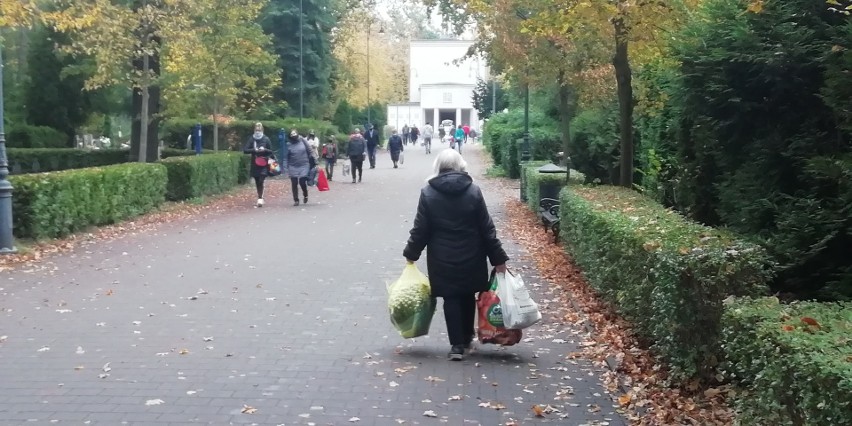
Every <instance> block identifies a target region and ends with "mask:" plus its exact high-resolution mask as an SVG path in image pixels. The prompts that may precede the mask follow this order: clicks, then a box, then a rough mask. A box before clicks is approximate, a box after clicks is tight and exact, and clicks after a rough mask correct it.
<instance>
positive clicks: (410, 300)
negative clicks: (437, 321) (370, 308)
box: [388, 264, 438, 339]
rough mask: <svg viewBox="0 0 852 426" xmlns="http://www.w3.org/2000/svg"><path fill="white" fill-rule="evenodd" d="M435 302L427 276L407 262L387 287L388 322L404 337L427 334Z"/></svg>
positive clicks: (433, 313)
mask: <svg viewBox="0 0 852 426" xmlns="http://www.w3.org/2000/svg"><path fill="white" fill-rule="evenodd" d="M437 305H438V303H437V300H436V299H435V298H434V297H432V289H431V287H430V286H429V279H428V278H426V275H423V273H422V272H420V270H419V269H417V266H416V265H414V264H407V265H406V266H405V269H403V270H402V275H400V277H399V278H398V279H397V280H396V281H394V282H393V283H392V284H390V285H389V286H388V311H389V312H390V320H391V323H392V324H393V326H394V327H396V329H397V330H398V331H399V334H400V335H401V336H402V337H404V338H406V339H411V338H413V337H420V336H425V335H427V334H429V326H430V325H432V316H434V315H435V308H436V307H437Z"/></svg>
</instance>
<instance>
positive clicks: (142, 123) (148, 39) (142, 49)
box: [42, 0, 188, 162]
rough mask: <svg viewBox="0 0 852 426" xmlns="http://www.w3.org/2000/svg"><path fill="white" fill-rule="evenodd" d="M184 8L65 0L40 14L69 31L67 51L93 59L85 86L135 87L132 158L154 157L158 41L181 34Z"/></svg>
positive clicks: (146, 1) (155, 0)
mask: <svg viewBox="0 0 852 426" xmlns="http://www.w3.org/2000/svg"><path fill="white" fill-rule="evenodd" d="M187 7H188V4H187V3H186V2H172V1H165V0H130V1H129V2H112V1H110V0H76V1H70V0H63V1H59V2H57V10H55V11H52V12H45V13H44V14H43V15H42V17H43V19H44V20H45V22H46V23H48V24H49V25H51V26H52V27H53V28H54V29H56V30H57V31H60V32H64V33H68V34H69V35H71V37H72V40H73V43H72V45H71V48H70V49H69V50H70V51H71V52H73V53H76V54H82V55H85V56H88V57H91V58H93V59H94V61H95V63H96V68H95V72H94V73H93V74H92V76H91V77H90V78H89V79H88V80H87V81H86V88H87V89H96V88H99V87H105V86H111V85H115V84H128V85H130V86H131V87H132V88H133V90H134V93H133V105H134V118H135V119H136V120H138V121H139V124H138V125H137V124H136V123H134V125H133V127H132V130H131V134H132V137H131V159H134V160H139V161H143V162H144V161H155V160H156V159H157V155H156V154H157V146H156V141H157V133H156V131H157V124H158V123H157V122H156V118H159V117H158V115H157V114H158V112H159V106H160V103H159V85H158V79H159V76H160V74H159V69H160V52H161V47H162V45H161V42H162V40H164V39H166V40H168V39H174V38H178V37H179V36H180V35H182V34H184V33H185V22H186V19H185V18H186V16H187ZM137 112H138V114H137ZM152 116H153V117H155V120H151V117H152Z"/></svg>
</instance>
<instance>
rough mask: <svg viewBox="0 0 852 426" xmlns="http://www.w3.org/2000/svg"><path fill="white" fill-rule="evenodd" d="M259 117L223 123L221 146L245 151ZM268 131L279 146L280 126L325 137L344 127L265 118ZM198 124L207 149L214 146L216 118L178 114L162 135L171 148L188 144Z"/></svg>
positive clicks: (165, 124)
mask: <svg viewBox="0 0 852 426" xmlns="http://www.w3.org/2000/svg"><path fill="white" fill-rule="evenodd" d="M254 123H256V122H255V121H250V120H234V121H231V122H230V123H228V124H227V125H220V126H219V149H220V150H231V151H241V150H242V149H243V145H244V144H245V143H246V141H247V140H248V138H249V136H251V134H252V133H254ZM261 123H262V124H263V127H264V131H265V132H266V136H268V137H269V139H270V140H271V141H272V146H274V147H275V148H276V150H277V149H278V130H279V129H285V131H288V132H289V130H291V129H296V130H298V131H299V133H301V134H307V133H308V131H310V130H314V131H316V134H317V136H320V137H321V138H325V137H327V136H331V135H337V134H338V133H340V130H339V129H338V128H337V126H335V125H334V124H331V123H329V122H327V121H321V120H312V119H303V120H302V121H299V119H298V118H287V119H283V120H276V121H261ZM196 124H201V139H202V146H203V147H204V149H213V121H212V120H192V119H186V118H175V119H171V120H168V121H166V122H165V123H164V124H163V127H162V130H161V131H160V138H161V139H162V140H163V141H165V144H166V146H169V147H171V148H179V149H185V148H186V137H187V136H188V135H189V133H190V131H192V128H193V127H194V126H195V125H196Z"/></svg>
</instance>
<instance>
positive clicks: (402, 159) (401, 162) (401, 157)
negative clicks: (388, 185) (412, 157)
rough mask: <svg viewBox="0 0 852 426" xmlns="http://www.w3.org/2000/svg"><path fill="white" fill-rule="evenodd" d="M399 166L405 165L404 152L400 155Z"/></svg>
mask: <svg viewBox="0 0 852 426" xmlns="http://www.w3.org/2000/svg"><path fill="white" fill-rule="evenodd" d="M399 164H405V153H404V152H400V153H399Z"/></svg>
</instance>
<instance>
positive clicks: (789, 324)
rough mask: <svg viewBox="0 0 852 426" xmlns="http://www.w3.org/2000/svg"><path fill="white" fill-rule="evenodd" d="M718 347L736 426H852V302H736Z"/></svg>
mask: <svg viewBox="0 0 852 426" xmlns="http://www.w3.org/2000/svg"><path fill="white" fill-rule="evenodd" d="M722 341H723V346H724V348H725V354H726V356H727V359H726V363H725V366H726V370H727V371H728V372H729V373H731V375H732V376H733V378H734V379H735V380H736V382H737V383H738V384H739V385H740V388H741V390H740V391H739V392H738V393H737V396H736V398H735V403H736V406H737V411H738V413H739V415H738V417H739V422H740V423H741V424H773V425H840V424H850V422H852V304H850V303H848V302H847V303H845V304H844V303H815V302H798V303H793V304H789V305H782V304H780V303H779V302H778V299H776V298H774V297H773V298H761V299H737V300H735V301H733V303H731V304H730V305H729V306H727V307H726V309H725V315H724V317H723V319H722Z"/></svg>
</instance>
